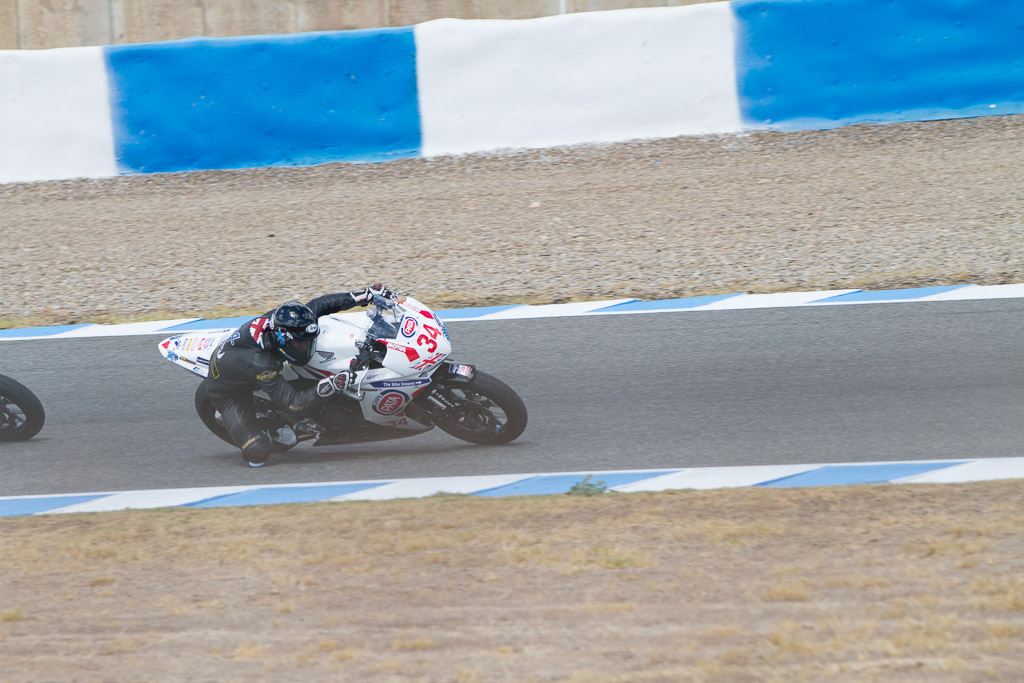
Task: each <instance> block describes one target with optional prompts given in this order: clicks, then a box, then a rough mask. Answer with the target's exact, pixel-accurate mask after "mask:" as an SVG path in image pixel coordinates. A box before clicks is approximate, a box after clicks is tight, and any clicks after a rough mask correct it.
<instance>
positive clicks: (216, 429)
mask: <svg viewBox="0 0 1024 683" xmlns="http://www.w3.org/2000/svg"><path fill="white" fill-rule="evenodd" d="M256 400H257V406H256V408H257V413H258V412H259V403H258V401H259V400H261V399H256ZM262 400H265V399H262ZM196 413H197V414H198V415H199V419H200V420H202V421H203V424H204V425H206V428H207V429H209V430H210V431H211V432H213V433H214V434H215V435H216V436H217V437H218V438H219V439H220V440H221V441H225V442H227V443H229V444H231V445H232V446H234V447H235V448H237V447H238V445H237V444H236V443H235V440H234V439H232V438H231V434H229V433H228V430H227V429H226V428H225V427H224V425H223V424H221V421H220V419H219V418H218V417H217V409H216V408H214V407H213V403H212V402H211V401H210V397H209V396H208V395H207V393H206V390H205V389H204V388H203V385H202V384H200V385H199V387H198V388H197V389H196ZM257 424H258V425H259V427H260V429H262V430H263V431H267V432H269V431H273V425H271V424H270V420H268V419H267V418H262V417H259V418H257ZM294 445H295V444H292V445H291V446H285V445H284V444H281V443H278V442H277V441H273V440H271V442H270V450H271V452H273V453H282V452H284V451H287V450H290V449H291V448H292V447H293V446H294Z"/></svg>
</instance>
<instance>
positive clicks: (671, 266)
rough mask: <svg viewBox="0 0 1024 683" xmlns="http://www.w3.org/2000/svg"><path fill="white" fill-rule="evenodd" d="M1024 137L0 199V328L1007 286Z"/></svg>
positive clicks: (165, 180) (587, 157) (68, 188)
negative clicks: (404, 298)
mask: <svg viewBox="0 0 1024 683" xmlns="http://www.w3.org/2000/svg"><path fill="white" fill-rule="evenodd" d="M1022 134H1024V115H1021V116H991V117H985V118H978V119H959V120H953V121H931V122H924V123H903V124H892V125H887V126H869V125H862V126H848V127H845V128H838V129H835V130H828V131H801V132H789V133H781V132H772V131H762V132H755V133H750V134H743V135H720V136H709V137H682V138H673V139H668V140H650V141H635V142H626V143H621V144H614V145H599V146H580V147H571V148H564V149H551V150H536V151H530V152H516V153H505V154H490V155H487V154H477V155H466V156H457V157H439V158H435V159H407V160H402V161H395V162H390V163H386V164H364V165H353V164H325V165H322V166H316V167H313V168H271V169H252V170H247V171H207V172H197V173H175V174H153V175H137V176H122V177H119V178H110V179H105V180H92V181H84V180H83V181H67V182H49V183H34V184H15V185H0V224H2V225H3V227H4V230H5V233H6V234H8V235H16V236H17V237H16V239H14V240H12V241H11V243H10V244H9V245H8V248H5V249H3V250H0V300H2V305H0V327H19V326H22V327H23V326H26V325H30V324H34V323H38V324H56V323H71V322H102V321H104V320H130V319H139V318H149V319H168V318H177V317H216V316H217V315H224V314H239V315H240V314H242V313H247V312H248V313H252V314H254V315H255V314H258V313H261V312H263V311H265V310H267V309H269V308H271V307H273V306H276V305H278V304H280V303H281V302H282V301H286V300H288V299H290V298H298V299H301V300H303V301H307V300H309V299H311V298H313V297H314V296H317V295H319V294H322V293H324V292H327V291H338V290H343V291H346V290H348V289H351V288H353V287H357V286H361V285H365V284H369V283H371V282H379V281H383V282H386V283H388V284H389V285H392V286H393V287H397V288H399V289H402V290H404V291H407V292H410V293H412V294H414V295H415V296H416V297H417V298H419V299H420V300H422V301H424V302H426V303H428V304H434V305H435V307H439V308H443V307H446V306H462V305H482V304H495V303H518V302H538V303H552V302H558V301H569V300H595V299H613V298H620V297H636V298H642V299H666V298H672V297H677V296H692V295H699V294H721V293H736V292H771V291H813V290H818V289H840V288H861V289H890V288H895V287H913V286H926V285H933V284H957V283H966V282H973V283H977V284H1001V283H1008V282H1024V251H1022V250H1021V248H1020V246H1021V244H1022V242H1024V240H1022V226H1024V210H1022V206H1024V204H1022V200H1024V188H1022V185H1021V166H1022V162H1024V148H1022V147H1021V144H1020V140H1021V136H1022ZM40 273H44V274H45V277H39V274H40ZM26 283H32V284H31V286H26ZM4 319H6V320H4Z"/></svg>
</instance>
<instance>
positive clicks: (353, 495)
mask: <svg viewBox="0 0 1024 683" xmlns="http://www.w3.org/2000/svg"><path fill="white" fill-rule="evenodd" d="M587 477H590V479H587ZM1020 478H1024V458H984V459H962V460H915V461H905V462H864V463H856V464H832V465H830V464H811V465H763V466H752V467H695V468H683V469H679V468H665V469H660V470H633V471H626V470H615V471H592V472H548V473H539V474H495V475H484V476H471V477H436V478H425V479H386V480H373V481H347V482H329V483H319V484H268V485H262V486H219V487H207V488H187V489H155V490H149V491H115V492H105V493H79V494H72V495H39V496H13V497H0V517H15V516H26V515H44V514H62V513H80V512H112V511H116V510H129V509H153V508H169V507H179V508H180V507H194V508H209V507H235V506H243V505H274V504H281V503H316V502H329V501H330V502H343V501H350V500H392V499H396V498H424V497H426V496H432V495H436V494H439V493H447V494H464V495H470V496H482V497H501V496H529V495H553V494H562V493H568V492H569V491H570V489H572V488H573V487H574V486H576V485H577V484H581V483H584V482H587V483H589V484H593V485H596V486H600V487H606V489H607V490H608V491H615V492H619V493H632V492H640V491H668V490H677V489H720V488H740V487H762V488H798V487H807V486H837V485H850V484H880V483H890V484H935V483H956V482H968V481H990V480H996V479H1020Z"/></svg>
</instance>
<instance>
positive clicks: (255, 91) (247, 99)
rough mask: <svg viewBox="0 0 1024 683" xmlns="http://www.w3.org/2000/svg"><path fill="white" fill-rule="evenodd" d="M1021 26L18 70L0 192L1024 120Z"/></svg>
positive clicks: (195, 50)
mask: <svg viewBox="0 0 1024 683" xmlns="http://www.w3.org/2000/svg"><path fill="white" fill-rule="evenodd" d="M438 4H441V3H438ZM1022 26H1024V3H1020V2H1013V1H1012V0H985V1H982V0H899V2H894V1H893V0H804V1H802V2H793V1H791V0H736V1H734V2H708V3H700V4H696V5H687V6H683V7H651V8H638V9H624V10H614V11H608V12H579V13H573V14H567V15H562V16H552V17H544V18H540V19H528V20H518V21H496V20H475V21H472V20H471V21H463V20H458V19H439V20H436V21H429V22H425V23H422V24H418V25H416V26H412V27H398V28H382V29H370V30H359V31H327V32H322V33H299V34H291V35H265V36H245V37H237V38H207V37H197V38H189V39H186V40H178V41H168V42H161V43H145V44H136V45H115V46H107V47H77V48H61V49H56V50H4V51H0V97H2V101H3V106H0V182H32V181H39V180H53V179H62V178H75V177H88V178H97V177H110V176H115V175H122V174H131V173H156V172H177V171H189V170H198V169H227V168H252V167H260V166H304V165H312V164H318V163H325V162H329V161H349V162H374V161H385V160H390V159H402V158H415V157H431V156H436V155H444V154H464V153H470V152H486V151H493V150H499V149H509V148H513V149H524V148H544V147H557V146H564V145H574V144H586V143H602V142H616V141H621V140H632V139H645V138H646V139H651V138H668V137H675V136H679V135H708V134H728V133H736V132H740V131H744V130H757V129H766V128H774V129H783V130H799V129H814V128H831V127H835V126H841V125H847V124H852V123H887V122H896V121H925V120H934V119H950V118H958V117H967V116H989V115H992V114H1014V113H1022V112H1024V68H1022V67H1021V56H1022V53H1021V45H1024V36H1022V28H1021V27H1022Z"/></svg>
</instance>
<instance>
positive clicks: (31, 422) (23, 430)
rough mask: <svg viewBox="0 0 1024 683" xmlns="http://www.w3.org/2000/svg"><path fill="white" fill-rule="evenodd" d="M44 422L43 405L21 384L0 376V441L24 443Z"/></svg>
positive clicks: (37, 431)
mask: <svg viewBox="0 0 1024 683" xmlns="http://www.w3.org/2000/svg"><path fill="white" fill-rule="evenodd" d="M45 421H46V412H45V411H44V410H43V404H42V403H40V402H39V399H38V398H36V395H35V394H33V393H32V392H31V391H30V390H29V388H28V387H26V386H25V385H24V384H22V383H21V382H18V381H17V380H14V379H12V378H10V377H8V376H7V375H0V441H25V440H26V439H31V438H32V437H33V436H35V435H36V434H38V433H39V430H40V429H42V428H43V423H44V422H45Z"/></svg>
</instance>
